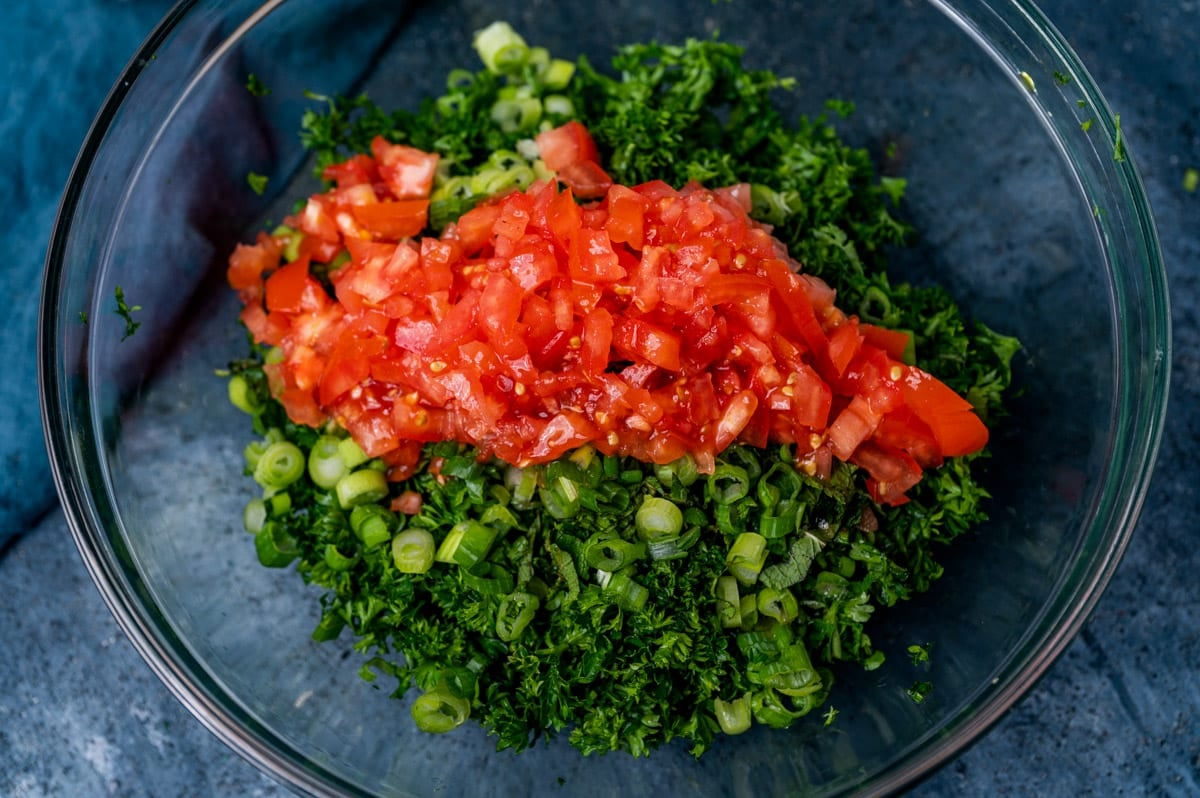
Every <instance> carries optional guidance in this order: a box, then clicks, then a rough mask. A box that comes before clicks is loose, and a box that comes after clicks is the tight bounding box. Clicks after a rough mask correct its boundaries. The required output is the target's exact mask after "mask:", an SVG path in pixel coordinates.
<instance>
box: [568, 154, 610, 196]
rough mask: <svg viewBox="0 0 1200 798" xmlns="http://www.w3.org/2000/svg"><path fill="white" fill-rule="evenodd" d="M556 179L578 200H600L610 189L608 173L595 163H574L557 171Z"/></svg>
mask: <svg viewBox="0 0 1200 798" xmlns="http://www.w3.org/2000/svg"><path fill="white" fill-rule="evenodd" d="M558 179H559V180H561V181H562V182H563V184H564V185H566V187H567V188H569V189H571V192H572V193H573V194H574V195H575V196H576V197H579V198H580V199H600V198H601V197H603V196H604V195H605V194H607V193H608V190H609V189H610V188H612V185H613V180H612V178H611V177H609V176H608V172H606V171H604V168H603V167H601V166H600V164H598V163H596V162H595V161H590V160H589V161H576V162H575V163H569V164H567V165H566V166H564V167H563V168H561V169H559V170H558Z"/></svg>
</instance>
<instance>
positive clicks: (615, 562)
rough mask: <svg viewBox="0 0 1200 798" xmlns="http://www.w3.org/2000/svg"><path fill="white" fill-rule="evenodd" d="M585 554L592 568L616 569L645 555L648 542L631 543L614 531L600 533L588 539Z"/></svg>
mask: <svg viewBox="0 0 1200 798" xmlns="http://www.w3.org/2000/svg"><path fill="white" fill-rule="evenodd" d="M583 556H584V559H585V560H586V561H587V564H588V565H589V566H591V567H592V568H598V569H600V570H601V571H616V570H619V569H621V568H624V567H625V566H627V565H631V564H632V563H634V562H637V561H638V560H640V559H642V558H643V557H645V556H646V544H645V543H642V542H640V541H639V542H637V543H631V542H630V541H627V540H622V539H621V538H619V537H616V536H614V535H613V534H612V533H600V534H597V535H593V536H592V537H591V538H590V539H589V540H588V542H587V545H586V547H585V548H584V555H583Z"/></svg>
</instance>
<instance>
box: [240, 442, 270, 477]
mask: <svg viewBox="0 0 1200 798" xmlns="http://www.w3.org/2000/svg"><path fill="white" fill-rule="evenodd" d="M269 445H270V444H267V443H264V442H263V441H250V442H249V443H247V444H246V448H244V449H242V458H243V459H244V460H245V461H246V470H247V471H248V472H249V473H250V474H253V473H254V469H256V468H258V461H259V460H261V459H262V456H263V452H265V451H266V450H267V446H269Z"/></svg>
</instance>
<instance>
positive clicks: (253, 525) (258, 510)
mask: <svg viewBox="0 0 1200 798" xmlns="http://www.w3.org/2000/svg"><path fill="white" fill-rule="evenodd" d="M266 523H267V503H266V502H264V501H263V500H262V499H251V500H250V501H248V502H246V507H245V508H244V509H243V510H242V526H243V527H245V529H246V531H247V532H249V533H250V534H251V535H257V534H258V533H259V531H260V530H261V529H262V528H263V525H265V524H266Z"/></svg>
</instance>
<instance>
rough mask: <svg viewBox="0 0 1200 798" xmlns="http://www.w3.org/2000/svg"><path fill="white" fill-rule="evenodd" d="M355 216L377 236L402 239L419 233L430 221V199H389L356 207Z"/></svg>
mask: <svg viewBox="0 0 1200 798" xmlns="http://www.w3.org/2000/svg"><path fill="white" fill-rule="evenodd" d="M353 213H354V218H355V219H356V220H358V223H359V224H361V225H362V226H363V228H365V229H366V230H367V232H369V233H371V234H372V235H373V236H375V237H376V238H386V239H392V240H396V239H401V238H409V237H411V236H415V235H419V234H420V232H421V231H422V230H424V229H425V225H426V224H428V223H429V200H427V199H410V200H388V201H385V202H376V203H372V204H366V205H359V206H357V207H355V208H354V211H353Z"/></svg>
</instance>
